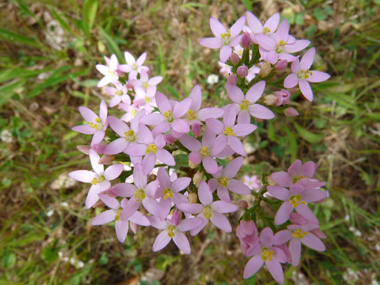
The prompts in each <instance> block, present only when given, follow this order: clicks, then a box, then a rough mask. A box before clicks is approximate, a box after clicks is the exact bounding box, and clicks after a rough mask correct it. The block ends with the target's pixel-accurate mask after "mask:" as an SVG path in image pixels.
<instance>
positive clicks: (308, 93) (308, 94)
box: [299, 80, 313, 102]
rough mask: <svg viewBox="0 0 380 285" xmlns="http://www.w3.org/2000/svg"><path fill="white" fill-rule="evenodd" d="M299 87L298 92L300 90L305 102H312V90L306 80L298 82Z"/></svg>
mask: <svg viewBox="0 0 380 285" xmlns="http://www.w3.org/2000/svg"><path fill="white" fill-rule="evenodd" d="M299 86H300V90H301V93H302V95H303V96H304V97H305V98H306V99H307V100H309V101H310V102H312V101H313V90H312V89H311V87H310V84H309V82H307V81H306V80H300V81H299Z"/></svg>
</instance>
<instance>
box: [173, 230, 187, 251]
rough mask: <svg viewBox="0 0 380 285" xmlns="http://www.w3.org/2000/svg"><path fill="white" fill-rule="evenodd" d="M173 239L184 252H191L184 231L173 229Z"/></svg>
mask: <svg viewBox="0 0 380 285" xmlns="http://www.w3.org/2000/svg"><path fill="white" fill-rule="evenodd" d="M173 241H174V243H175V244H176V245H177V246H178V248H179V249H180V250H182V251H183V252H184V253H185V254H190V253H191V248H190V243H189V241H188V239H187V237H186V236H185V234H184V233H181V232H180V231H175V234H174V237H173Z"/></svg>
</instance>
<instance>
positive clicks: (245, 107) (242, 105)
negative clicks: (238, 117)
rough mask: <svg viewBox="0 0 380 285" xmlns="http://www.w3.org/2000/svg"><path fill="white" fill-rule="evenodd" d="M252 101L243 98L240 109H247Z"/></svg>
mask: <svg viewBox="0 0 380 285" xmlns="http://www.w3.org/2000/svg"><path fill="white" fill-rule="evenodd" d="M250 103H251V102H249V101H248V100H243V101H241V103H240V110H241V111H245V110H247V109H248V108H249V104H250Z"/></svg>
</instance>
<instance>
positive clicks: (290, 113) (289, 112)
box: [284, 107, 300, 117]
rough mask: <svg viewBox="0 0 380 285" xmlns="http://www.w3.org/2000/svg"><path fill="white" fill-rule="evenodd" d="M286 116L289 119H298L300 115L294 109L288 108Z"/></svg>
mask: <svg viewBox="0 0 380 285" xmlns="http://www.w3.org/2000/svg"><path fill="white" fill-rule="evenodd" d="M284 113H285V116H287V117H297V116H298V115H299V114H300V113H298V111H297V110H296V109H294V108H292V107H289V108H286V109H285V111H284Z"/></svg>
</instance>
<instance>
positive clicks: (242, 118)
mask: <svg viewBox="0 0 380 285" xmlns="http://www.w3.org/2000/svg"><path fill="white" fill-rule="evenodd" d="M237 121H238V124H250V122H251V115H250V114H249V113H248V111H247V110H245V111H240V113H239V116H238V119H237ZM255 129H257V127H256V128H255ZM235 133H236V132H235Z"/></svg>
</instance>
